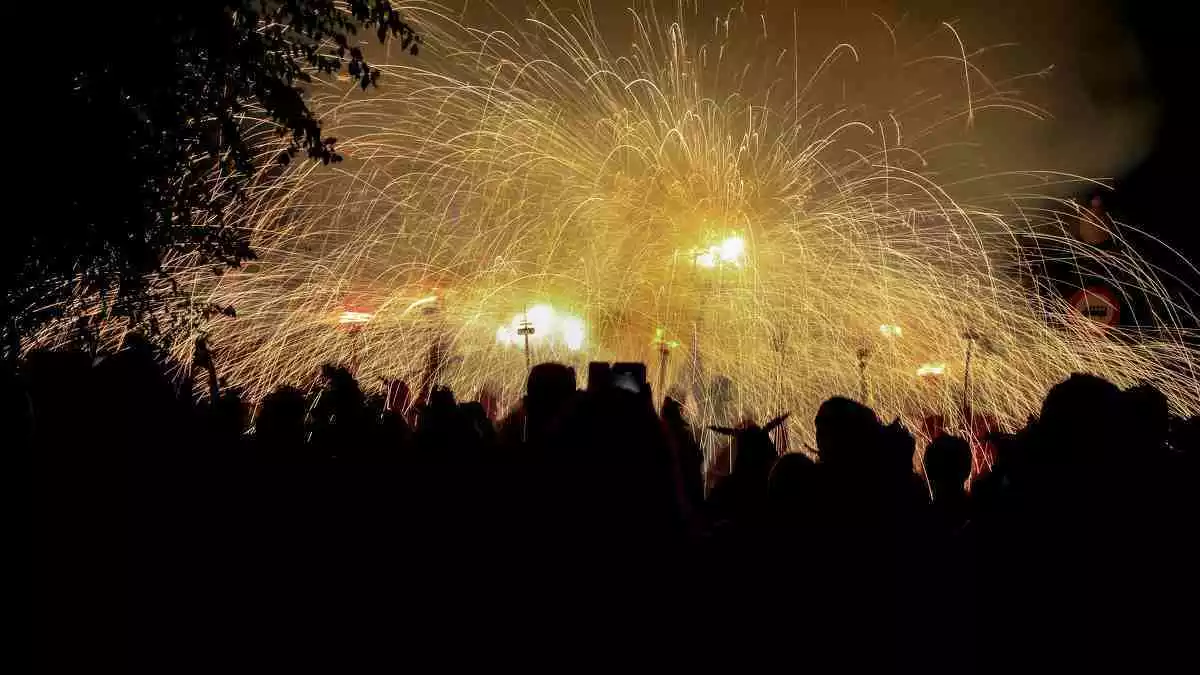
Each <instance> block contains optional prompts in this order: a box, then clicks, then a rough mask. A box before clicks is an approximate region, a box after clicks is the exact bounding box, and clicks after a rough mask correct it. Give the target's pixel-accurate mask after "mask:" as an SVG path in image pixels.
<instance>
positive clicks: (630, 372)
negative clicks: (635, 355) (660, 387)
mask: <svg viewBox="0 0 1200 675" xmlns="http://www.w3.org/2000/svg"><path fill="white" fill-rule="evenodd" d="M612 384H613V386H614V387H616V388H618V389H624V390H625V391H630V392H633V393H635V394H640V393H642V391H644V390H645V388H646V364H644V363H614V364H613V367H612Z"/></svg>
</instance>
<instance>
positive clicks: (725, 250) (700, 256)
mask: <svg viewBox="0 0 1200 675" xmlns="http://www.w3.org/2000/svg"><path fill="white" fill-rule="evenodd" d="M745 252H746V240H745V239H742V238H741V237H739V236H732V237H727V238H725V239H724V240H722V241H721V243H720V244H718V245H714V246H710V247H708V248H707V249H704V250H700V251H697V252H696V254H695V260H696V265H697V266H699V267H705V268H709V269H711V268H714V267H717V266H718V265H731V266H733V267H741V265H742V257H743V255H744V254H745Z"/></svg>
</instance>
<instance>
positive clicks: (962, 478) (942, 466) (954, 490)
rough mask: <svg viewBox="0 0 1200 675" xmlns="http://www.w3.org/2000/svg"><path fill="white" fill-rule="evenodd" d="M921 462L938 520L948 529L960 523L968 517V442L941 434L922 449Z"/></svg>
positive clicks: (969, 447)
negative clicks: (922, 456) (922, 462)
mask: <svg viewBox="0 0 1200 675" xmlns="http://www.w3.org/2000/svg"><path fill="white" fill-rule="evenodd" d="M924 463H925V478H926V479H927V480H928V481H929V491H930V494H931V495H932V500H933V506H934V513H935V517H936V518H937V524H938V525H939V526H941V527H944V528H947V529H950V530H955V529H958V528H959V527H962V526H963V525H964V524H965V522H966V519H967V492H966V481H967V477H968V476H970V475H971V446H970V444H968V443H967V442H966V441H965V440H963V439H961V438H958V437H957V436H951V435H949V434H943V435H941V436H939V437H937V438H936V439H934V441H933V442H932V443H930V444H929V447H927V448H926V449H925V458H924Z"/></svg>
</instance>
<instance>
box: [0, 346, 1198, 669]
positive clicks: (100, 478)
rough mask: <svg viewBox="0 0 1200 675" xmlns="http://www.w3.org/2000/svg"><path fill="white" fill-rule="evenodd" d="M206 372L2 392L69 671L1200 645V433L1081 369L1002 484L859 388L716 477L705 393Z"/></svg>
mask: <svg viewBox="0 0 1200 675" xmlns="http://www.w3.org/2000/svg"><path fill="white" fill-rule="evenodd" d="M203 365H205V366H207V365H209V364H203ZM184 370H185V371H186V370H188V369H184ZM210 370H211V369H210ZM179 372H180V371H179V368H178V367H177V366H174V367H173V366H172V365H171V364H170V363H169V362H167V361H165V360H164V359H163V358H162V357H161V356H160V355H158V354H156V353H155V352H154V350H153V349H152V348H151V347H150V346H149V345H148V344H147V343H145V342H143V341H138V340H130V341H129V343H128V344H127V345H126V347H125V348H124V349H123V350H122V351H120V352H118V353H115V354H111V355H107V356H106V357H104V358H98V359H97V358H93V357H92V356H90V355H87V354H84V353H80V352H54V353H34V354H30V355H29V356H28V357H27V358H26V359H25V360H24V361H23V362H22V363H21V364H20V365H19V368H18V369H16V370H12V371H10V372H9V373H8V374H7V376H6V378H7V379H8V382H7V384H6V386H5V390H6V392H7V393H6V398H7V403H8V405H7V406H6V407H7V409H8V410H10V411H17V414H16V415H15V419H14V421H13V422H11V423H10V427H9V429H10V434H9V435H10V438H13V439H16V440H17V441H18V444H19V445H20V444H23V445H25V446H26V447H29V448H31V453H30V456H32V457H33V460H34V465H35V499H34V516H35V571H36V573H37V574H36V579H37V584H36V586H35V610H36V618H37V619H38V622H39V624H40V626H41V627H42V630H43V633H42V634H40V635H39V637H38V642H37V645H36V653H37V655H38V657H39V658H40V659H42V660H43V661H46V662H50V663H54V662H62V663H65V662H68V661H72V660H75V661H74V662H76V663H89V664H95V663H100V662H103V661H104V660H105V659H106V658H109V657H111V658H113V659H120V660H121V661H124V662H126V663H129V664H130V669H132V670H137V671H139V672H140V671H142V670H144V671H147V672H151V671H153V672H180V671H193V670H194V671H197V672H199V671H204V672H211V671H212V670H213V669H215V668H220V669H221V670H225V671H228V670H237V671H241V670H251V669H254V670H262V669H264V668H266V669H269V670H286V669H295V667H314V668H315V669H324V670H327V671H333V670H336V671H352V670H359V668H358V667H357V666H355V665H351V664H352V663H353V661H354V660H355V659H364V660H365V661H371V660H373V659H376V658H388V659H391V660H393V662H394V663H397V664H407V665H408V666H410V667H424V666H429V667H437V668H451V667H454V666H455V665H457V664H468V663H470V664H476V665H482V664H490V665H492V666H493V667H495V666H496V665H498V664H502V663H506V662H507V663H520V664H522V665H524V666H526V667H534V666H535V664H545V665H548V666H550V667H555V668H559V669H564V668H566V669H577V668H586V667H593V666H592V664H593V663H594V662H595V663H597V665H598V661H599V660H602V659H607V658H613V659H620V660H621V661H620V662H619V663H621V664H622V665H624V666H625V667H634V666H632V665H631V664H632V663H634V661H631V660H630V659H636V663H638V664H639V665H640V664H641V663H662V664H664V665H667V666H668V667H677V668H682V667H692V666H693V665H695V666H698V667H703V666H705V665H708V666H709V667H715V666H716V663H717V662H718V661H716V660H717V659H722V661H720V662H721V663H726V661H724V660H723V659H729V660H728V661H727V663H729V664H730V665H731V667H739V668H753V667H755V666H756V665H762V666H765V667H775V666H784V667H795V668H815V669H817V670H818V671H829V670H836V671H843V672H858V671H866V670H877V671H878V670H883V671H894V670H908V669H910V668H911V669H916V668H920V669H921V670H923V671H926V672H928V671H930V670H932V671H936V672H943V671H944V672H950V671H954V672H963V671H970V672H974V671H979V672H1003V671H1011V670H1013V669H1018V668H1036V669H1037V670H1039V671H1040V670H1051V669H1062V668H1066V669H1068V670H1070V671H1082V670H1086V669H1090V668H1101V667H1103V668H1107V669H1113V668H1116V667H1132V668H1137V669H1138V670H1139V671H1155V670H1160V669H1166V668H1172V669H1174V668H1176V667H1179V664H1180V662H1179V661H1178V659H1180V658H1186V657H1187V656H1189V654H1188V651H1189V650H1188V649H1187V647H1188V646H1190V644H1191V638H1192V636H1193V635H1194V620H1193V619H1192V618H1191V617H1192V616H1193V614H1194V611H1195V607H1196V605H1195V602H1194V601H1195V599H1196V595H1195V582H1194V578H1195V574H1196V570H1197V569H1200V568H1198V567H1196V565H1195V563H1196V557H1197V556H1196V551H1195V546H1194V545H1193V541H1194V539H1195V537H1194V533H1195V526H1194V524H1195V518H1194V514H1195V513H1196V512H1197V510H1196V508H1195V507H1196V504H1195V502H1196V491H1195V488H1194V486H1195V480H1196V454H1197V443H1198V439H1200V421H1198V420H1197V419H1196V418H1192V419H1187V420H1185V419H1179V418H1175V417H1172V416H1171V414H1170V411H1169V408H1168V405H1167V401H1166V399H1165V398H1164V397H1163V395H1162V394H1161V393H1160V392H1158V391H1156V390H1155V389H1153V388H1152V387H1148V386H1141V387H1133V388H1129V389H1126V390H1121V389H1120V388H1118V387H1117V386H1115V385H1113V384H1112V383H1109V382H1107V381H1105V380H1103V379H1100V378H1097V377H1094V376H1090V375H1083V374H1076V375H1072V376H1071V377H1070V378H1068V379H1067V380H1065V381H1063V382H1061V383H1059V384H1058V385H1056V386H1055V387H1053V388H1052V389H1051V390H1050V391H1049V392H1048V394H1047V396H1046V399H1045V402H1044V404H1043V406H1042V410H1041V414H1040V415H1039V416H1037V418H1036V419H1031V420H1030V421H1029V424H1028V425H1027V426H1026V427H1025V428H1024V429H1022V430H1020V431H1019V432H1018V433H1015V434H1005V435H1000V434H997V435H994V436H992V437H991V438H989V439H987V440H988V442H989V443H990V444H991V445H992V446H993V447H994V448H995V456H994V458H992V462H991V466H990V467H989V468H988V469H986V470H985V471H984V472H982V473H981V474H979V475H977V476H974V477H971V474H972V446H971V444H970V443H968V441H967V440H965V439H962V438H957V437H954V436H950V435H941V436H939V437H938V438H936V439H934V440H933V441H932V443H930V444H929V445H928V447H927V448H924V452H923V453H918V449H917V443H916V441H915V440H914V436H913V435H912V434H910V433H909V432H908V431H907V430H906V429H905V428H904V427H903V426H901V425H900V424H898V423H892V424H886V423H885V422H884V421H882V420H880V419H879V418H878V417H877V415H876V414H875V412H873V411H872V410H871V409H870V408H868V407H867V406H865V405H863V404H861V403H859V402H856V401H853V400H850V399H847V398H840V397H835V398H831V399H829V400H828V401H826V402H825V403H824V404H822V405H821V406H820V408H819V410H817V411H815V418H814V421H815V430H816V448H814V449H813V450H814V451H815V452H813V453H809V454H802V453H796V452H792V453H784V454H781V453H780V452H779V449H778V448H777V446H776V443H775V442H774V441H773V440H772V431H773V430H775V429H776V428H778V427H780V425H783V424H785V423H786V421H785V417H786V416H785V417H781V418H777V419H774V420H769V421H767V420H761V422H762V425H761V426H759V424H757V423H756V422H759V421H755V420H747V421H745V422H744V423H741V424H738V425H735V426H731V427H727V428H716V429H714V430H713V433H715V434H717V435H718V436H719V437H721V438H722V439H724V442H725V443H726V444H727V445H728V446H729V455H730V457H731V458H732V460H731V462H730V466H731V470H730V471H729V472H728V475H726V476H723V477H721V479H720V480H719V481H718V482H716V484H714V485H712V486H711V487H710V486H708V485H706V476H704V475H703V471H704V464H705V462H704V458H703V456H702V452H701V444H700V440H699V438H700V436H699V434H700V430H698V429H696V428H695V427H694V426H693V425H692V424H691V423H690V422H689V420H688V418H687V413H686V409H685V406H684V405H683V403H682V402H681V401H678V400H676V399H674V398H672V397H670V396H668V397H666V398H665V400H664V402H663V404H662V406H661V409H660V410H656V409H655V406H654V404H653V398H652V396H651V395H650V392H649V386H648V385H646V386H644V387H641V388H639V390H638V391H629V390H626V389H624V388H621V387H614V386H604V384H603V383H601V382H589V386H588V388H587V389H583V390H581V389H580V388H579V387H578V385H577V382H576V375H575V372H574V370H572V369H571V368H569V367H566V366H563V365H559V364H550V363H548V364H541V365H537V366H535V367H534V368H533V369H532V371H531V372H530V373H529V378H528V386H527V393H526V395H525V396H524V397H523V399H522V400H521V402H520V404H519V405H517V406H516V407H515V408H514V409H513V410H512V411H509V412H508V413H507V414H505V415H502V416H501V417H500V418H499V419H497V420H493V417H494V416H495V413H494V410H495V403H494V401H486V400H484V401H469V402H460V401H458V400H457V399H456V397H455V395H454V394H453V393H452V392H450V391H449V390H447V389H443V388H438V387H433V388H432V389H431V390H430V391H427V392H413V393H412V394H411V396H410V393H409V392H408V390H407V388H406V387H402V386H393V387H392V388H391V390H390V391H389V392H388V394H387V395H384V394H377V395H368V393H366V392H364V391H363V389H362V387H361V386H360V383H358V382H357V381H356V380H355V379H354V377H353V376H352V375H351V373H350V372H349V371H348V370H346V369H344V368H340V367H335V366H327V367H326V368H325V369H324V370H323V372H322V373H321V377H320V378H319V380H320V385H319V386H315V387H313V389H312V390H311V391H302V390H299V389H296V388H293V387H287V386H281V387H279V388H278V389H277V390H275V391H274V392H273V393H271V394H270V395H268V396H266V397H265V398H264V399H263V400H262V401H261V402H259V403H258V405H257V406H254V407H251V406H249V405H247V404H246V402H243V401H241V400H240V399H239V397H238V396H237V395H236V393H235V392H232V391H225V392H223V393H222V392H220V391H219V389H220V388H219V386H217V385H215V384H214V386H213V387H212V388H211V391H212V392H213V393H215V394H216V397H215V399H214V398H213V397H212V396H211V395H210V396H208V397H204V398H202V399H201V401H200V402H198V403H197V402H196V400H195V398H194V397H193V395H192V389H193V385H192V383H191V381H190V380H189V379H188V378H186V377H184V378H180V377H178V373H179ZM173 373H174V375H173ZM796 376H797V377H802V376H803V374H797V375H796ZM214 378H215V376H214ZM409 398H412V399H414V400H416V401H417V402H416V403H415V404H411V405H410V404H408V403H407V400H408V399H409ZM397 399H399V400H400V401H401V402H404V403H403V404H402V405H397ZM251 412H253V414H252V415H251ZM813 412H814V411H792V413H791V414H793V415H800V414H813ZM777 435H778V434H776V436H777ZM918 457H919V458H920V459H919V460H918V459H917V458H918ZM969 477H970V478H971V480H970V484H969V489H968V478H969ZM330 645H337V647H336V648H328V647H329V646H330ZM381 654H383V655H384V656H382V657H381V656H380V655H381ZM325 658H328V659H332V660H331V661H323V660H322V659H325ZM427 658H428V659H433V660H432V661H425V660H424V659H427ZM659 659H665V660H659ZM1184 662H1186V661H1184ZM285 664H288V665H285ZM318 664H322V665H318ZM618 667H620V666H618Z"/></svg>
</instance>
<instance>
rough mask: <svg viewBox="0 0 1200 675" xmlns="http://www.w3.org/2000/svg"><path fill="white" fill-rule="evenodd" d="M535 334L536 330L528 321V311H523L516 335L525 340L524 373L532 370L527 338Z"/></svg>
mask: <svg viewBox="0 0 1200 675" xmlns="http://www.w3.org/2000/svg"><path fill="white" fill-rule="evenodd" d="M535 332H536V329H535V328H534V327H533V322H532V321H530V320H529V310H528V309H526V310H525V318H524V319H522V320H521V323H520V325H519V326H517V335H520V336H521V337H523V338H525V370H526V371H530V370H533V361H532V360H531V356H530V354H529V336H530V335H533V334H534V333H535Z"/></svg>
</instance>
